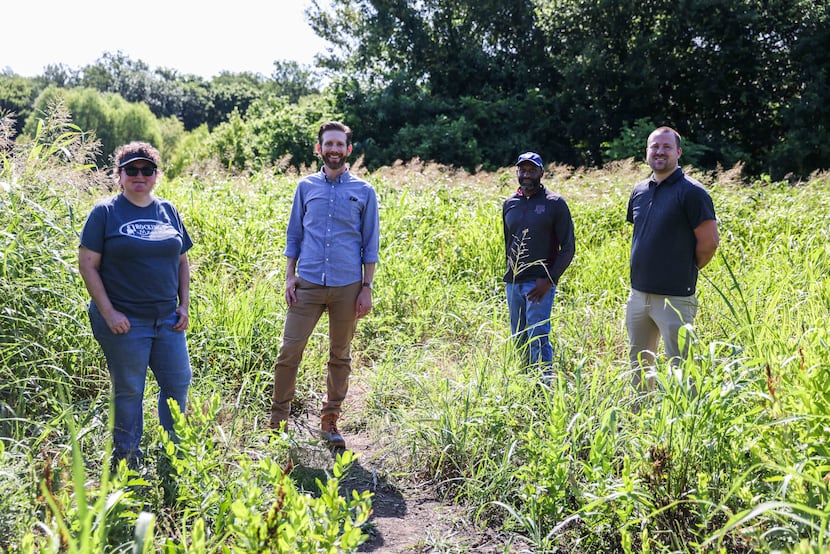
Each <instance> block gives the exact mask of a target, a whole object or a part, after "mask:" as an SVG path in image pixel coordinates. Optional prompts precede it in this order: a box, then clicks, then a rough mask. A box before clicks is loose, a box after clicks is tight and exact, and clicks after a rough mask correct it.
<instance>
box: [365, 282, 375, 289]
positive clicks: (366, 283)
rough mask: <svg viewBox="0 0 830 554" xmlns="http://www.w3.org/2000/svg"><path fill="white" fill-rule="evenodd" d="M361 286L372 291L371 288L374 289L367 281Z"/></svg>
mask: <svg viewBox="0 0 830 554" xmlns="http://www.w3.org/2000/svg"><path fill="white" fill-rule="evenodd" d="M363 286H364V287H369V290H372V289H373V288H375V287H373V286H372V283H369V282H368V281H363Z"/></svg>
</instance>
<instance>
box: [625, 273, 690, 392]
mask: <svg viewBox="0 0 830 554" xmlns="http://www.w3.org/2000/svg"><path fill="white" fill-rule="evenodd" d="M695 315H697V298H696V297H695V296H694V295H692V296H664V295H660V294H648V293H645V292H640V291H638V290H634V289H631V293H630V295H629V297H628V304H627V305H626V312H625V325H626V327H627V328H628V339H629V343H630V347H631V349H630V351H629V359H630V361H631V370H632V375H633V377H632V380H633V383H634V387H635V388H637V389H640V390H642V389H641V382H642V374H643V373H645V374H646V384H647V387H648V390H651V389H653V388H654V372H655V370H656V368H655V365H654V359H655V357H656V354H657V346H658V344H659V341H660V337H661V336H662V337H663V344H664V346H665V348H666V357H667V358H668V359H669V360H670V362H671V364H672V365H678V364H679V363H680V361H681V360H682V359H683V358H685V356H686V354H687V353H688V351H689V341H688V340H684V341H683V345H682V347H681V344H680V339H679V336H680V329H681V327H683V326H685V325H691V324H692V322H693V321H694V319H695Z"/></svg>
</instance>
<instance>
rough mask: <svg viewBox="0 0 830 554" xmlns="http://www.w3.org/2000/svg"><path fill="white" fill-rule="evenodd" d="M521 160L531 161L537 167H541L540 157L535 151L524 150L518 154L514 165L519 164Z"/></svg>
mask: <svg viewBox="0 0 830 554" xmlns="http://www.w3.org/2000/svg"><path fill="white" fill-rule="evenodd" d="M522 162H533V163H534V164H536V165H538V166H539V167H542V157H541V156H540V155H539V154H537V153H536V152H525V153H524V154H522V155H521V156H519V159H518V160H517V161H516V165H519V164H520V163H522Z"/></svg>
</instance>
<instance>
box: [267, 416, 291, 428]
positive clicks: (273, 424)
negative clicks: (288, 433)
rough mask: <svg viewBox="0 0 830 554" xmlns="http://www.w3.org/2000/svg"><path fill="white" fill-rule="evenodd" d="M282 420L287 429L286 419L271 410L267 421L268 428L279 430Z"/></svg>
mask: <svg viewBox="0 0 830 554" xmlns="http://www.w3.org/2000/svg"><path fill="white" fill-rule="evenodd" d="M283 422H285V429H286V430H288V419H287V418H285V417H282V416H281V415H277V414H275V413H273V412H271V421H270V422H269V423H268V428H269V429H272V430H274V431H279V430H280V425H282V423H283Z"/></svg>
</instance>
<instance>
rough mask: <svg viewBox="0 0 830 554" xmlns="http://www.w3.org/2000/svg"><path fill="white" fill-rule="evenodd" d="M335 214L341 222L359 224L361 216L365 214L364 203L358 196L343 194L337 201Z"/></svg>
mask: <svg viewBox="0 0 830 554" xmlns="http://www.w3.org/2000/svg"><path fill="white" fill-rule="evenodd" d="M334 213H335V216H336V217H337V219H339V220H340V221H343V222H346V223H359V222H360V214H362V213H363V202H362V201H361V200H360V198H359V197H358V196H357V195H356V194H351V193H346V194H343V195H342V196H340V198H339V199H338V201H337V206H336V207H335V210H334Z"/></svg>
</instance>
